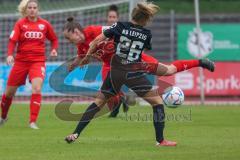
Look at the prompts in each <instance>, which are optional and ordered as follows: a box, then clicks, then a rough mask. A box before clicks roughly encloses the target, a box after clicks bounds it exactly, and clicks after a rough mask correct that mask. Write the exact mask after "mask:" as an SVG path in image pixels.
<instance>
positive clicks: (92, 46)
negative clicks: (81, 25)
mask: <svg viewBox="0 0 240 160" xmlns="http://www.w3.org/2000/svg"><path fill="white" fill-rule="evenodd" d="M106 39H107V37H105V36H104V34H100V35H99V36H97V37H96V38H95V39H94V40H93V41H92V42H91V43H90V45H89V49H88V52H87V54H86V56H85V57H84V58H83V59H82V60H81V62H80V66H83V65H85V64H88V63H89V61H90V58H91V57H95V56H94V53H96V49H97V45H98V44H99V43H100V42H102V41H104V40H106Z"/></svg>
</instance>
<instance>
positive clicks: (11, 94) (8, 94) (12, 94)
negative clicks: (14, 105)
mask: <svg viewBox="0 0 240 160" xmlns="http://www.w3.org/2000/svg"><path fill="white" fill-rule="evenodd" d="M14 94H15V92H9V91H6V92H5V96H6V98H12V97H13V96H14Z"/></svg>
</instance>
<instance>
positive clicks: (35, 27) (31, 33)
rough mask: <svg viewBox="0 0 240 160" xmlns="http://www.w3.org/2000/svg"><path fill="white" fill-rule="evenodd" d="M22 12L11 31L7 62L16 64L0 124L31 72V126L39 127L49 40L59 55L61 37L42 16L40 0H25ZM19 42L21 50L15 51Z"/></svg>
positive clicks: (5, 94) (5, 119) (52, 54)
mask: <svg viewBox="0 0 240 160" xmlns="http://www.w3.org/2000/svg"><path fill="white" fill-rule="evenodd" d="M18 10H19V12H20V14H21V15H22V18H21V19H19V20H18V21H17V22H16V24H15V26H14V29H13V31H12V33H11V35H10V38H9V43H8V56H7V64H8V65H12V64H13V67H12V69H11V72H10V75H9V78H8V81H7V87H6V90H5V93H4V94H3V96H2V101H1V109H2V114H1V119H0V125H2V124H4V123H5V122H6V121H7V114H8V110H9V107H10V105H11V103H12V97H13V96H14V95H15V93H16V91H17V88H18V87H19V86H21V85H24V84H25V81H26V78H27V76H28V77H29V80H30V82H31V84H32V96H31V100H30V121H29V123H30V127H31V128H33V129H38V126H37V125H36V121H37V118H38V114H39V111H40V106H41V88H42V84H43V80H44V76H45V60H46V57H45V41H46V39H48V40H50V41H51V53H50V55H51V56H57V51H56V49H57V47H58V39H57V36H56V34H55V33H54V30H53V27H52V26H51V24H50V23H49V22H48V21H47V20H45V19H42V18H40V17H39V16H38V13H39V3H38V1H37V0H22V1H21V2H20V4H19V6H18ZM16 44H18V45H17V53H16V57H15V58H14V56H13V52H14V48H15V46H16Z"/></svg>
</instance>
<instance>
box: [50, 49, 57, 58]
mask: <svg viewBox="0 0 240 160" xmlns="http://www.w3.org/2000/svg"><path fill="white" fill-rule="evenodd" d="M57 55H58V53H57V51H56V49H53V50H52V51H51V52H50V56H51V57H57Z"/></svg>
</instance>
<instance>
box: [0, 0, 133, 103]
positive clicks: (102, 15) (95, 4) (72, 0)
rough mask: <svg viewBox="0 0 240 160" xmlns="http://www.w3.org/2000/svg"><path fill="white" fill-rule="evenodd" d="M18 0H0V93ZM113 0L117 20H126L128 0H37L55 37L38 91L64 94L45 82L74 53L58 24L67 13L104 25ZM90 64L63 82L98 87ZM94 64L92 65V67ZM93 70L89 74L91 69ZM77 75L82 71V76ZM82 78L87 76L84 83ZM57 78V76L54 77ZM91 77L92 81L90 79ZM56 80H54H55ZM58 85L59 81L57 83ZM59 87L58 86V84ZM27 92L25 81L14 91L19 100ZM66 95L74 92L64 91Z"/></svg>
mask: <svg viewBox="0 0 240 160" xmlns="http://www.w3.org/2000/svg"><path fill="white" fill-rule="evenodd" d="M18 2H19V1H15V0H11V1H10V0H4V1H0V3H1V6H0V51H1V52H0V62H1V64H0V74H1V77H0V94H2V93H3V92H4V90H5V87H6V83H7V78H8V75H9V71H10V68H11V67H9V66H6V64H5V63H3V62H4V61H5V58H6V53H7V43H8V38H9V35H10V33H11V31H12V28H13V26H14V24H15V22H16V21H17V19H18V18H19V14H18V13H16V8H17V5H18ZM112 4H115V5H117V7H118V11H119V15H120V20H122V21H126V20H128V18H129V0H114V1H109V0H87V1H83V0H41V1H40V7H41V11H40V15H41V17H42V18H44V19H47V20H48V21H49V22H50V23H51V24H52V26H53V27H54V29H55V32H56V34H57V36H58V39H59V48H58V54H59V55H58V57H57V58H54V59H52V58H50V57H49V56H48V59H47V65H46V66H47V69H46V77H45V80H44V84H43V88H42V95H43V96H44V97H45V98H48V100H51V97H55V98H54V100H56V96H57V97H59V96H66V94H61V93H57V92H55V91H54V90H53V89H52V88H51V87H50V85H49V79H50V76H51V74H52V72H53V71H54V70H55V69H56V68H57V67H58V66H59V65H61V64H62V63H63V62H65V61H67V60H68V59H71V58H72V57H74V56H76V52H77V51H76V47H75V45H73V44H70V43H69V42H67V41H66V40H65V39H64V37H63V34H62V28H63V25H64V23H65V21H66V19H67V18H68V17H69V16H73V17H74V18H75V19H77V20H78V21H79V22H80V24H81V25H82V26H83V27H85V26H87V25H106V16H107V10H108V8H109V6H110V5H112ZM49 53H50V44H49V42H47V50H46V54H47V55H49ZM94 65H96V64H93V65H92V66H91V65H90V66H89V68H85V69H82V70H80V69H77V70H76V71H75V72H74V73H72V74H71V75H69V76H68V78H67V80H66V82H67V83H68V84H69V85H77V86H81V85H82V86H86V85H88V86H87V88H88V89H92V88H94V89H98V88H97V87H99V86H100V85H101V77H100V74H101V72H100V71H101V67H99V65H98V66H97V67H95V66H94ZM94 68H95V69H94ZM93 72H94V74H95V75H94V74H90V73H93ZM77 75H83V76H82V77H81V76H80V77H79V76H77ZM84 78H87V80H86V81H88V82H89V83H86V81H84ZM56 81H58V80H56ZM93 81H95V82H94V83H93V84H92V83H91V82H93ZM56 83H58V82H56ZM60 85H61V84H60ZM59 87H61V86H59ZM29 95H31V84H30V83H28V82H27V84H26V85H25V86H24V87H20V88H19V89H18V92H17V98H18V99H19V97H20V99H19V100H29ZM67 96H70V97H71V96H74V94H73V95H71V94H67Z"/></svg>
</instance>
